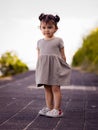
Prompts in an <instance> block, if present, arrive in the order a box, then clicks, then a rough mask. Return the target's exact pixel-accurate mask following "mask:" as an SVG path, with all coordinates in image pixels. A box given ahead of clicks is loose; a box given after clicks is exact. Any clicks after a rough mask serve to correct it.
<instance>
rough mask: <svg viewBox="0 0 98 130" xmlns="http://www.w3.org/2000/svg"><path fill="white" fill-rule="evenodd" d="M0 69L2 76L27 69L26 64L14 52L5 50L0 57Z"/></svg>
mask: <svg viewBox="0 0 98 130" xmlns="http://www.w3.org/2000/svg"><path fill="white" fill-rule="evenodd" d="M0 71H1V73H2V75H3V76H8V75H15V74H18V73H22V72H25V71H28V66H27V65H26V64H25V63H23V62H22V61H21V60H20V59H19V58H18V57H17V55H16V54H15V53H14V52H5V53H4V54H2V56H1V57H0Z"/></svg>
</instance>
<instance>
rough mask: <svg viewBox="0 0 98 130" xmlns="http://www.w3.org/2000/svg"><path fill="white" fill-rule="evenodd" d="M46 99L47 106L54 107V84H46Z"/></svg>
mask: <svg viewBox="0 0 98 130" xmlns="http://www.w3.org/2000/svg"><path fill="white" fill-rule="evenodd" d="M44 88H45V100H46V106H47V107H48V108H50V109H52V108H53V93H52V86H48V85H45V86H44Z"/></svg>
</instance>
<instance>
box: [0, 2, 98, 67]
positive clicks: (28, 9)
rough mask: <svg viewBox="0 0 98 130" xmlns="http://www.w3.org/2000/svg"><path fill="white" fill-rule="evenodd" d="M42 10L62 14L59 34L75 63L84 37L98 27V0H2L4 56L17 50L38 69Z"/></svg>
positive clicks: (1, 49) (1, 45)
mask: <svg viewBox="0 0 98 130" xmlns="http://www.w3.org/2000/svg"><path fill="white" fill-rule="evenodd" d="M41 13H45V14H48V13H49V14H53V15H56V14H57V15H59V16H60V22H59V23H58V28H59V29H58V31H57V32H56V34H55V36H58V37H61V38H62V39H63V41H64V46H65V48H64V49H65V54H66V58H67V62H68V63H69V64H71V62H72V57H73V55H74V54H75V52H76V51H77V50H78V49H79V48H80V47H81V46H82V39H83V38H84V37H85V36H86V35H88V34H89V32H90V31H91V30H92V29H94V28H95V27H98V1H97V0H45V1H43V0H0V55H2V54H3V53H5V52H6V51H12V50H13V51H14V52H16V54H17V56H18V57H19V58H20V59H21V60H22V61H23V62H25V63H26V64H27V65H28V66H29V68H30V69H35V68H36V62H37V50H36V46H37V41H38V40H39V39H40V38H42V37H43V35H42V34H41V31H40V29H39V25H40V22H39V19H38V17H39V15H40V14H41Z"/></svg>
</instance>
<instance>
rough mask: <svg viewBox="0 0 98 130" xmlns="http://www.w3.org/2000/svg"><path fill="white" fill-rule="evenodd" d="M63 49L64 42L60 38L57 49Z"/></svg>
mask: <svg viewBox="0 0 98 130" xmlns="http://www.w3.org/2000/svg"><path fill="white" fill-rule="evenodd" d="M63 47H64V42H63V40H62V39H61V38H60V39H59V48H60V49H62V48H63Z"/></svg>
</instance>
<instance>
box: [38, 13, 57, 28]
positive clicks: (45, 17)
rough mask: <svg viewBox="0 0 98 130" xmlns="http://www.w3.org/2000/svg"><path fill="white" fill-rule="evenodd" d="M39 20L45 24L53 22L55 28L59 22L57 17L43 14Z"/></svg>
mask: <svg viewBox="0 0 98 130" xmlns="http://www.w3.org/2000/svg"><path fill="white" fill-rule="evenodd" d="M39 20H40V21H42V22H45V23H48V22H50V21H51V22H53V23H54V24H55V26H56V27H57V23H58V22H59V21H60V17H59V16H58V15H55V16H54V15H52V14H44V13H41V14H40V16H39Z"/></svg>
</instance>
